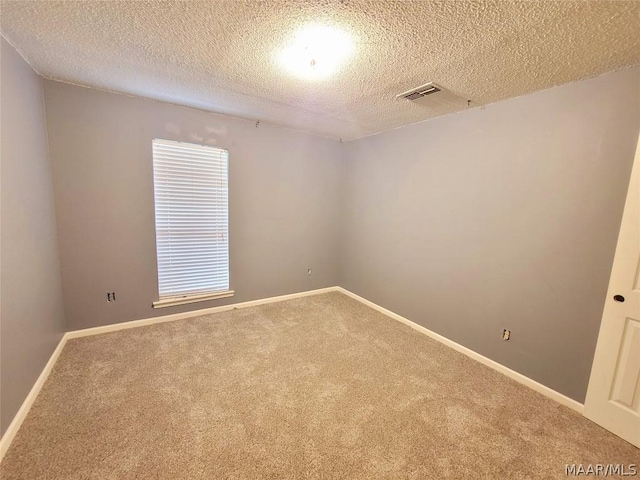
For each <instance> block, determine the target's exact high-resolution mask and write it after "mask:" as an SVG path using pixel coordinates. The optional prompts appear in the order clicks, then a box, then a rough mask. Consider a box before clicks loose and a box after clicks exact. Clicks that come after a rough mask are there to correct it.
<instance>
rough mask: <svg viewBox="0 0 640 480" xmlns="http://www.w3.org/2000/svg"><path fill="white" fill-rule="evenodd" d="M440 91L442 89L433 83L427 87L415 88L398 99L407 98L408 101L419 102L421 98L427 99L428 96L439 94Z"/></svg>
mask: <svg viewBox="0 0 640 480" xmlns="http://www.w3.org/2000/svg"><path fill="white" fill-rule="evenodd" d="M439 91H440V89H439V88H438V87H436V86H435V85H434V84H433V83H427V84H426V85H422V86H421V87H418V88H413V89H411V90H409V91H408V92H404V93H401V94H400V95H398V97H402V98H406V99H407V100H417V99H419V98H421V97H426V96H427V95H431V94H434V93H438V92H439ZM398 97H396V98H398Z"/></svg>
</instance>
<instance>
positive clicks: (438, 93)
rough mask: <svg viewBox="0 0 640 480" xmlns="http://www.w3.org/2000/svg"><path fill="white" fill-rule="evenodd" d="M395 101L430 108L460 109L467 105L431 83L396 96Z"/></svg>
mask: <svg viewBox="0 0 640 480" xmlns="http://www.w3.org/2000/svg"><path fill="white" fill-rule="evenodd" d="M396 100H411V102H412V103H416V104H419V105H422V106H425V107H430V108H442V107H454V106H455V107H460V106H464V105H466V104H467V99H465V98H463V97H460V96H459V95H456V94H455V93H453V92H450V91H449V90H447V89H445V88H443V87H441V86H440V85H436V84H435V83H433V82H431V83H426V84H424V85H420V86H419V87H416V88H412V89H411V90H408V91H406V92H404V93H401V94H400V95H396Z"/></svg>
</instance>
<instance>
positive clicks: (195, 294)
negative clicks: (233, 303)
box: [151, 138, 235, 308]
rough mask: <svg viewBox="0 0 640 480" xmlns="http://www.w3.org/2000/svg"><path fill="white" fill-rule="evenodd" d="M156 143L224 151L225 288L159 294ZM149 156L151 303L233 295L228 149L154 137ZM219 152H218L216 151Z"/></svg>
mask: <svg viewBox="0 0 640 480" xmlns="http://www.w3.org/2000/svg"><path fill="white" fill-rule="evenodd" d="M156 144H159V145H166V146H173V147H180V146H183V147H185V148H196V149H203V150H206V149H215V150H219V151H222V152H224V155H226V165H225V166H226V172H225V173H226V244H227V245H226V254H227V255H226V267H227V269H226V275H227V279H228V281H227V285H226V286H227V288H226V290H212V291H209V292H207V291H202V290H199V291H194V292H192V293H189V292H187V293H179V294H175V295H172V294H166V295H161V294H160V259H159V255H160V251H159V237H158V211H157V209H156V206H157V203H158V192H157V187H156V180H157V178H156V155H155V151H154V147H155V145H156ZM151 147H152V148H151V150H152V151H151V156H152V168H153V211H154V239H155V243H156V275H157V280H158V290H157V295H158V297H157V298H158V300H156V301H154V302H153V303H152V306H153V308H164V307H172V306H177V305H185V304H189V303H195V302H204V301H208V300H215V299H220V298H226V297H231V296H233V295H234V293H235V292H234V291H233V290H231V288H230V284H231V265H230V262H231V261H230V256H231V255H230V251H229V250H230V242H229V151H228V150H227V149H225V148H221V147H218V146H210V145H200V144H196V143H190V142H179V141H174V140H166V139H162V138H154V139H153V140H152V142H151ZM217 154H220V152H217ZM216 271H219V270H216V269H215V268H214V269H213V270H212V273H214V274H215V272H216Z"/></svg>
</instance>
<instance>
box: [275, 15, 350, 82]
mask: <svg viewBox="0 0 640 480" xmlns="http://www.w3.org/2000/svg"><path fill="white" fill-rule="evenodd" d="M352 52H353V40H352V39H351V36H350V35H348V34H347V33H346V32H344V31H342V30H338V29H336V28H333V27H329V26H326V25H308V26H307V27H305V28H303V29H302V30H300V31H299V32H298V33H297V35H296V37H295V38H294V40H293V42H291V44H290V45H288V46H287V47H285V48H284V49H283V50H282V52H280V63H281V64H282V65H283V66H284V67H285V68H286V69H287V70H288V71H289V72H290V73H292V74H293V75H295V76H296V77H298V78H302V79H305V80H321V79H324V78H327V77H329V76H330V75H331V74H332V73H334V72H335V71H336V70H337V69H338V67H339V66H340V65H341V64H342V63H343V62H344V61H345V60H346V59H347V58H349V56H350V55H351V54H352Z"/></svg>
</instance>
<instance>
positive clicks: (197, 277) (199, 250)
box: [153, 139, 229, 298]
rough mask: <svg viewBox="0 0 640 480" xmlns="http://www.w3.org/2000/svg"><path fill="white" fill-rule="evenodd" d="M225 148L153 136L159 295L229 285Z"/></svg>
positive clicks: (164, 295) (224, 287)
mask: <svg viewBox="0 0 640 480" xmlns="http://www.w3.org/2000/svg"><path fill="white" fill-rule="evenodd" d="M227 172H228V152H227V151H226V150H223V149H221V148H216V147H206V146H201V145H194V144H188V143H179V142H172V141H169V140H159V139H156V140H154V141H153V179H154V195H155V217H156V248H157V258H158V287H159V295H160V298H167V297H175V296H179V295H190V294H194V295H195V294H202V293H209V292H215V291H226V290H229V235H228V232H229V218H228V211H229V207H228V196H229V190H228V173H227Z"/></svg>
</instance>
